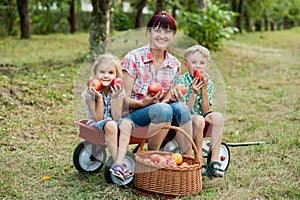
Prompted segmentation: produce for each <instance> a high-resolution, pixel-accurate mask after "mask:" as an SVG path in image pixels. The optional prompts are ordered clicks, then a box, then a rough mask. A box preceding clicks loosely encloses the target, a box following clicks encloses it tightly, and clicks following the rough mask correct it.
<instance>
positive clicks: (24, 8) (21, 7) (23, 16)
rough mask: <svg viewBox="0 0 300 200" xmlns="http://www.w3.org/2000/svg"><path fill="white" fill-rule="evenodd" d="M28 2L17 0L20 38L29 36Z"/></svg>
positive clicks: (27, 0) (26, 0)
mask: <svg viewBox="0 0 300 200" xmlns="http://www.w3.org/2000/svg"><path fill="white" fill-rule="evenodd" d="M28 4H29V0H17V6H18V12H19V16H20V28H21V38H22V39H29V38H30V19H29V10H28Z"/></svg>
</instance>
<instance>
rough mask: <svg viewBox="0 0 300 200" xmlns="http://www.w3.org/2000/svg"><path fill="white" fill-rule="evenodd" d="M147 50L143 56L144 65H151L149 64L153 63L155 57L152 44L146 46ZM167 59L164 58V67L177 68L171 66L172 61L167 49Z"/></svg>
mask: <svg viewBox="0 0 300 200" xmlns="http://www.w3.org/2000/svg"><path fill="white" fill-rule="evenodd" d="M145 49H146V52H147V53H145V54H143V55H142V60H143V62H144V63H149V62H153V56H152V51H151V47H150V44H147V45H146V46H145ZM165 56H166V57H165V58H164V62H163V65H164V66H168V67H171V68H174V67H176V66H175V65H172V64H171V61H170V57H169V53H168V50H167V49H166V50H165Z"/></svg>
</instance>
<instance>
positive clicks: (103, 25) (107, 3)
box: [90, 0, 112, 53]
mask: <svg viewBox="0 0 300 200" xmlns="http://www.w3.org/2000/svg"><path fill="white" fill-rule="evenodd" d="M92 6H93V11H92V20H91V26H90V50H96V48H97V47H98V46H99V45H101V49H98V50H99V51H100V52H98V53H104V52H105V50H106V45H105V40H106V39H107V37H108V35H109V33H110V20H111V7H112V1H111V0H92Z"/></svg>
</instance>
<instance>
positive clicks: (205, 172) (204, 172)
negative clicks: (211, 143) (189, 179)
mask: <svg viewBox="0 0 300 200" xmlns="http://www.w3.org/2000/svg"><path fill="white" fill-rule="evenodd" d="M201 168H202V169H205V171H202V172H201V176H202V177H203V176H208V175H209V174H208V173H207V165H204V164H203V165H202V166H201Z"/></svg>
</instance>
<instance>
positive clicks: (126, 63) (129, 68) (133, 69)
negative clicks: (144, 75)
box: [121, 53, 137, 77]
mask: <svg viewBox="0 0 300 200" xmlns="http://www.w3.org/2000/svg"><path fill="white" fill-rule="evenodd" d="M121 68H122V70H124V71H126V72H127V73H128V74H130V75H131V76H133V77H136V75H137V65H136V58H135V56H134V55H133V54H132V53H128V54H127V55H126V56H125V57H124V58H123V59H122V60H121Z"/></svg>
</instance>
